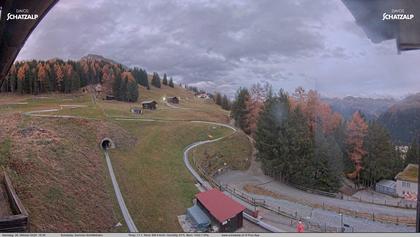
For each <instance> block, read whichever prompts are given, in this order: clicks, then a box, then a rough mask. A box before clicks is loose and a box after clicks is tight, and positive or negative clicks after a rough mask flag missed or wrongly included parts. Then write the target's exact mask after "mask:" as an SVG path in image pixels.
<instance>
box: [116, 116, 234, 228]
mask: <svg viewBox="0 0 420 237" xmlns="http://www.w3.org/2000/svg"><path fill="white" fill-rule="evenodd" d="M118 123H119V124H120V126H122V127H124V128H125V129H126V130H127V131H129V132H130V133H131V134H132V135H133V136H135V137H136V138H137V142H136V144H135V145H134V146H129V147H123V148H117V149H114V150H111V152H110V155H111V160H112V163H113V166H114V169H115V173H116V176H117V179H118V183H119V185H120V188H121V190H122V193H123V196H124V198H125V201H126V204H127V206H128V209H129V210H130V213H131V215H132V217H133V219H134V222H135V223H136V224H137V227H138V228H139V230H140V231H142V232H180V231H182V229H181V228H180V226H179V223H178V220H177V216H178V215H181V214H184V213H185V211H186V208H188V207H190V206H191V205H192V200H193V197H194V195H195V194H196V193H197V188H196V187H195V186H194V181H193V178H192V176H191V175H190V174H189V172H188V170H187V169H186V168H185V166H184V163H183V158H182V157H183V150H184V148H185V147H186V146H187V145H188V144H191V143H193V142H195V141H198V140H207V139H209V135H210V137H213V138H217V137H220V136H224V135H227V134H230V133H231V130H230V129H227V128H224V127H220V126H215V125H208V124H198V123H189V122H176V123H174V122H139V121H120V122H118Z"/></svg>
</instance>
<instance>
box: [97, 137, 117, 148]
mask: <svg viewBox="0 0 420 237" xmlns="http://www.w3.org/2000/svg"><path fill="white" fill-rule="evenodd" d="M99 145H100V147H101V149H102V150H108V149H113V148H115V143H114V142H113V141H112V140H111V138H108V137H105V138H104V139H102V140H101V143H100V144H99Z"/></svg>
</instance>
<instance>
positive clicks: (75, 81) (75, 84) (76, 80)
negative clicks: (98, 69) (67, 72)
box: [71, 72, 80, 91]
mask: <svg viewBox="0 0 420 237" xmlns="http://www.w3.org/2000/svg"><path fill="white" fill-rule="evenodd" d="M79 89H80V77H79V74H77V72H75V73H73V74H72V77H71V90H72V91H78V90H79Z"/></svg>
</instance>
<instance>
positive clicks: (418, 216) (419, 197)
mask: <svg viewBox="0 0 420 237" xmlns="http://www.w3.org/2000/svg"><path fill="white" fill-rule="evenodd" d="M419 138H420V135H417V149H419V145H420V141H419ZM415 153H416V154H417V153H418V151H416V152H415ZM417 156H418V157H417V167H419V166H420V155H419V154H417ZM419 169H420V167H419V168H418V169H417V213H416V232H417V233H420V174H419V173H420V172H419Z"/></svg>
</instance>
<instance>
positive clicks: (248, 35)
mask: <svg viewBox="0 0 420 237" xmlns="http://www.w3.org/2000/svg"><path fill="white" fill-rule="evenodd" d="M89 53H93V54H100V55H103V56H105V57H108V58H111V59H114V60H116V61H118V62H121V63H123V64H125V65H127V66H140V67H143V68H146V69H147V70H148V71H149V72H153V71H157V72H159V73H163V72H166V73H168V75H170V76H173V78H174V80H175V81H176V82H181V83H188V84H189V85H195V86H198V87H200V88H203V89H206V90H208V91H214V90H217V91H221V92H223V93H226V94H229V95H233V94H234V92H235V91H236V89H237V88H238V87H240V86H250V85H251V84H253V83H255V82H258V81H267V82H269V83H271V84H272V85H273V87H274V88H275V89H279V88H285V89H286V90H288V91H293V90H294V88H296V87H297V86H303V87H305V88H315V89H317V90H318V91H320V92H321V93H322V94H323V95H326V96H337V97H343V96H346V95H354V96H371V97H382V96H394V97H401V96H404V95H407V94H409V93H415V92H420V83H419V81H420V80H419V75H420V66H419V65H420V63H419V62H420V50H418V51H412V52H404V53H402V54H400V55H398V54H397V50H396V45H395V41H394V40H389V41H385V42H382V43H380V44H373V43H372V42H371V41H370V40H369V39H368V38H367V37H366V35H365V33H364V32H363V31H362V29H361V28H360V27H359V26H358V25H356V24H355V21H354V18H353V16H352V15H351V13H350V12H349V11H348V10H347V8H346V7H345V6H344V5H343V4H342V2H341V1H336V0H328V1H323V0H317V1H313V0H307V1H296V0H290V1H289V0H282V1H278V0H258V1H256V0H250V1H245V0H239V1H234V0H220V1H215V0H212V1H199V0H189V1H187V0H182V1H181V0H177V1H176V0H172V1H168V0H162V1H161V0H124V1H121V0H90V1H86V0H60V1H59V2H58V3H57V5H56V6H54V7H53V8H52V10H51V11H50V12H49V13H48V14H47V16H46V17H45V18H44V19H43V20H42V22H41V23H40V24H39V25H38V27H37V28H36V29H35V31H34V32H33V33H32V35H31V36H30V38H29V39H28V41H27V42H26V44H25V46H24V48H23V49H22V51H21V52H20V54H19V56H18V60H23V59H33V58H35V59H49V58H54V57H59V58H63V59H79V58H80V57H82V56H84V55H86V54H89Z"/></svg>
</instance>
